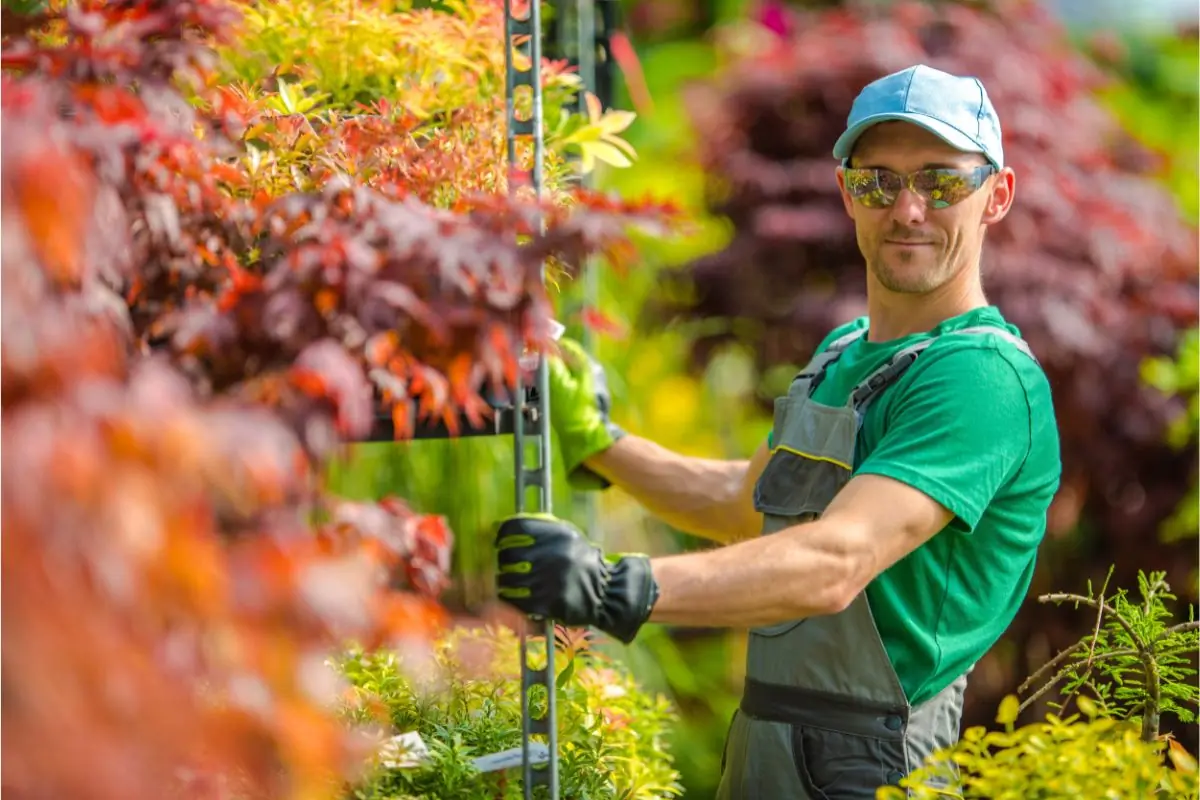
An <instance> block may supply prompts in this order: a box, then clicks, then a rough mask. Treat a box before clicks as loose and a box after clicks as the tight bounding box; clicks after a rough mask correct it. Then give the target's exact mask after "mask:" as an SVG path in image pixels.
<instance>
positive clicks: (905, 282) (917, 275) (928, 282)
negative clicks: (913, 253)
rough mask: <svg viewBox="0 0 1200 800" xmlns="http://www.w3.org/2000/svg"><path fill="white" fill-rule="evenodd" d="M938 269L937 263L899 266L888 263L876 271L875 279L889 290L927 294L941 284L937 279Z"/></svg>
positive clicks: (898, 292)
mask: <svg viewBox="0 0 1200 800" xmlns="http://www.w3.org/2000/svg"><path fill="white" fill-rule="evenodd" d="M937 269H938V268H937V265H936V264H928V265H926V264H904V265H903V266H900V267H899V268H893V267H891V266H890V265H888V266H885V267H884V268H882V269H878V270H876V271H875V280H877V281H878V282H879V284H880V285H881V286H883V288H885V289H887V290H888V291H889V292H895V293H897V294H925V293H926V292H931V291H933V290H934V289H936V288H937V287H938V286H939V285H940V282H939V281H937V280H936V279H935V274H936V273H937Z"/></svg>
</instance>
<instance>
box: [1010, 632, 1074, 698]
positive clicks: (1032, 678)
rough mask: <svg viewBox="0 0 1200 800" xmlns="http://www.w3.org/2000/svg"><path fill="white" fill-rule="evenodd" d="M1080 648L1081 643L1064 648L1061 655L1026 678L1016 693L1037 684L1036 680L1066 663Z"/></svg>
mask: <svg viewBox="0 0 1200 800" xmlns="http://www.w3.org/2000/svg"><path fill="white" fill-rule="evenodd" d="M1082 647H1083V642H1076V643H1075V644H1073V645H1071V646H1070V647H1068V648H1066V649H1065V650H1063V651H1062V652H1061V653H1059V654H1058V655H1056V656H1055V657H1054V658H1052V659H1050V660H1049V661H1047V662H1046V663H1045V664H1043V665H1042V666H1040V667H1038V669H1037V671H1036V672H1034V673H1033V674H1032V675H1030V676H1029V677H1028V678H1026V679H1025V682H1024V683H1022V684H1021V685H1020V686H1018V687H1017V693H1018V694H1021V693H1023V692H1024V691H1025V690H1026V689H1028V688H1029V687H1030V686H1033V685H1034V684H1035V683H1037V680H1038V678H1040V677H1042V675H1044V674H1046V673H1047V672H1049V671H1050V670H1052V669H1054V668H1055V667H1057V666H1058V665H1059V664H1061V663H1062V662H1064V661H1066V660H1067V659H1068V658H1070V657H1071V655H1072V654H1073V653H1075V651H1076V650H1079V649H1080V648H1082Z"/></svg>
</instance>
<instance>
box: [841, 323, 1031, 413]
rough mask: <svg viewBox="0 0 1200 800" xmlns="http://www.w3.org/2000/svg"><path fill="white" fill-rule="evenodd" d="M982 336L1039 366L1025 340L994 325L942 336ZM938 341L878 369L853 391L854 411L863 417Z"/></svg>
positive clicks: (912, 349)
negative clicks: (996, 340) (1008, 344)
mask: <svg viewBox="0 0 1200 800" xmlns="http://www.w3.org/2000/svg"><path fill="white" fill-rule="evenodd" d="M963 333H965V334H968V335H980V334H994V335H996V336H999V337H1000V338H1001V339H1005V340H1007V341H1008V342H1011V343H1012V345H1013V346H1014V347H1016V348H1017V349H1018V350H1020V351H1021V352H1022V353H1024V354H1025V355H1027V356H1028V357H1029V358H1031V359H1033V361H1034V363H1038V360H1037V357H1036V356H1035V355H1034V354H1033V350H1031V349H1030V347H1029V345H1028V344H1027V343H1026V342H1025V340H1024V339H1022V338H1020V337H1019V336H1014V335H1013V334H1011V333H1009V332H1008V331H1006V330H1004V329H1003V328H997V327H993V326H991V325H977V326H974V327H971V328H963V329H961V330H957V331H950V332H949V333H945V334H942V335H943V336H955V335H958V334H963ZM935 338H936V337H930V338H928V339H923V340H921V341H919V342H917V343H916V344H914V345H911V346H909V347H906V348H904V349H903V350H901V351H899V352H898V353H896V354H895V355H893V356H892V357H891V358H890V359H888V361H887V363H885V364H884V365H883V366H881V367H879V368H878V369H876V370H875V371H874V372H872V373H871V374H870V375H868V376H867V377H866V378H864V379H863V380H862V381H861V382H860V383H859V384H858V385H857V386H855V387H854V391H853V392H852V393H851V394H850V403H851V405H852V406H853V408H854V409H855V410H856V411H857V412H859V414H860V415H861V414H862V412H863V411H864V410H865V409H866V407H867V406H868V405H869V404H870V403H871V401H872V400H874V399H875V398H876V397H877V396H878V395H879V393H880V392H882V391H883V390H884V389H886V388H887V387H888V386H889V385H890V384H891V383H892V382H894V381H895V380H896V379H897V378H899V377H900V376H901V375H902V374H904V371H905V370H906V369H908V368H909V367H910V366H912V363H913V362H914V361H916V360H917V356H919V355H920V354H921V353H922V351H924V350H925V348H927V347H929V345H931V344H933V342H934V340H935Z"/></svg>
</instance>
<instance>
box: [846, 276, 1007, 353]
mask: <svg viewBox="0 0 1200 800" xmlns="http://www.w3.org/2000/svg"><path fill="white" fill-rule="evenodd" d="M963 277H966V276H963ZM987 304H988V300H987V297H986V296H984V293H983V287H981V286H980V285H979V282H978V280H975V281H969V282H962V281H958V280H952V281H950V282H949V283H947V284H946V285H944V286H940V287H938V288H937V289H934V290H933V291H932V292H929V293H927V294H900V293H896V292H891V291H888V290H887V289H885V288H883V287H882V286H880V285H879V284H878V283H876V282H875V281H874V280H872V279H870V278H868V280H867V318H868V320H870V333H869V334H868V337H867V338H868V340H869V341H872V342H887V341H891V340H892V339H899V338H900V337H901V336H908V335H909V334H912V333H922V332H924V331H928V330H930V329H932V328H934V327H936V326H937V325H938V324H940V323H942V322H945V321H946V320H948V319H950V318H952V317H957V316H959V315H960V314H965V313H967V312H968V311H972V310H974V309H976V308H982V307H984V306H986V305H987Z"/></svg>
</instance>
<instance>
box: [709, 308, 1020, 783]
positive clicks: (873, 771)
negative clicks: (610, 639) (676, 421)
mask: <svg viewBox="0 0 1200 800" xmlns="http://www.w3.org/2000/svg"><path fill="white" fill-rule="evenodd" d="M864 333H865V331H863V330H858V331H855V332H852V333H850V334H847V335H846V336H844V337H842V338H840V339H838V340H836V341H835V342H833V343H832V344H831V345H830V347H829V348H828V349H827V350H826V351H824V352H822V353H821V354H819V355H817V356H816V357H815V358H813V360H812V361H811V362H810V363H809V364H808V366H807V367H805V369H804V370H803V371H801V372H800V374H799V375H797V376H796V378H795V380H794V381H793V382H792V385H791V387H790V388H789V390H788V394H787V396H786V397H781V398H779V399H778V400H776V401H775V428H774V431H775V436H776V437H777V438H776V440H775V443H774V444H775V447H774V450H773V453H772V456H771V459H770V461H768V462H767V466H766V468H765V469H764V470H763V473H762V476H761V477H760V478H759V480H758V483H757V485H756V486H755V490H754V504H755V508H756V509H757V510H758V511H760V512H762V514H763V533H764V534H770V533H774V532H776V531H778V530H781V529H783V528H786V527H789V526H792V525H795V524H797V523H799V522H803V521H806V520H811V519H814V518H816V517H817V516H819V515H820V514H821V513H822V512H823V511H824V510H825V508H826V507H827V506H828V504H829V502H830V501H831V500H832V499H833V497H834V495H835V494H837V492H838V491H839V490H840V489H841V488H842V487H843V486H844V485H845V484H846V482H847V481H849V479H850V477H851V474H852V466H853V464H854V458H855V442H856V441H857V438H858V429H859V426H860V424H861V420H862V415H863V413H864V412H865V410H866V407H867V405H868V404H869V403H870V402H871V401H872V400H873V399H874V398H876V397H877V396H878V395H879V393H880V392H882V391H883V390H884V389H885V388H887V386H889V385H890V384H891V383H892V382H893V381H894V380H895V379H896V378H897V377H899V376H900V375H901V374H902V373H903V372H904V370H905V369H907V368H908V367H909V365H911V364H912V363H913V361H915V360H916V358H917V356H918V355H920V353H921V351H922V350H924V349H925V347H927V346H928V345H929V344H931V343H932V339H925V340H923V341H921V342H918V343H917V344H915V345H913V346H912V347H910V348H906V349H904V350H901V351H900V352H898V353H896V354H895V355H894V356H893V357H892V358H891V359H890V360H889V361H888V362H887V363H885V364H884V365H883V366H881V367H880V368H879V369H878V370H876V371H875V372H873V373H871V375H869V376H868V377H867V378H866V379H865V380H864V381H863V382H862V383H860V384H859V385H858V386H856V387H855V389H854V391H853V392H851V396H850V399H849V401H848V402H847V404H846V405H845V406H841V407H833V406H826V405H822V404H820V403H816V402H814V401H813V400H812V399H811V394H812V391H813V389H815V388H816V386H817V384H819V383H820V382H821V380H822V379H823V378H824V375H825V370H826V369H827V368H828V367H829V365H830V364H832V363H833V362H834V361H835V360H836V359H837V358H838V357H839V356H840V355H841V353H842V352H843V351H844V350H845V349H846V348H847V347H848V346H849V345H850V344H852V343H853V342H854V341H855V340H857V339H858V338H859V337H861V336H862V335H863V334H864ZM983 333H987V334H994V335H997V336H1000V337H1003V338H1005V339H1007V340H1009V341H1011V342H1013V343H1014V344H1015V345H1017V347H1018V348H1019V349H1020V350H1022V351H1023V352H1024V353H1026V355H1029V356H1030V357H1031V358H1032V357H1033V356H1032V353H1030V351H1029V349H1028V347H1027V346H1026V345H1025V343H1024V342H1023V341H1021V340H1020V339H1018V338H1017V337H1015V336H1013V335H1012V334H1010V333H1009V332H1007V331H1005V330H1001V329H999V328H993V327H978V328H967V329H964V330H960V331H954V332H952V333H949V334H946V335H960V334H983ZM966 684H967V676H966V674H963V675H961V676H959V677H958V678H957V679H956V680H955V681H954V682H953V683H951V684H950V685H949V686H947V687H946V688H945V689H943V690H942V691H941V692H939V693H938V694H937V695H936V696H934V697H933V698H931V699H929V700H927V701H925V702H923V703H922V704H921V705H919V706H917V707H911V706H910V705H909V703H908V700H907V698H906V696H905V693H904V690H903V688H902V687H901V685H900V680H899V678H898V677H897V676H896V673H895V670H894V669H893V668H892V664H891V660H890V659H889V657H888V654H887V651H886V650H885V649H884V645H883V641H882V640H881V639H880V636H879V631H878V630H877V629H876V627H875V620H874V617H873V616H872V614H871V607H870V605H869V604H868V602H867V596H866V593H865V592H861V593H859V595H858V597H856V598H855V599H854V601H853V602H852V603H851V604H850V606H849V607H848V608H846V609H845V610H844V611H842V612H840V613H838V614H833V615H829V616H820V617H812V618H809V619H804V620H796V621H791V622H783V623H779V624H776V625H768V626H765V627H761V628H753V629H751V631H750V636H749V650H748V655H747V663H746V685H745V689H744V691H743V695H742V702H741V705H740V707H739V709H738V711H737V712H736V713H735V715H734V718H733V722H732V724H731V726H730V730H729V736H728V739H727V741H726V743H725V754H724V757H723V758H722V767H721V772H722V774H721V784H720V788H719V789H718V791H717V797H718V798H719V800H851V799H852V798H853V800H859V799H860V798H861V800H873V799H874V797H875V790H876V788H877V787H879V786H882V785H885V784H893V785H894V784H897V783H898V782H899V780H900V778H901V777H903V776H904V775H905V774H907V773H908V772H909V771H911V770H912V769H915V768H916V767H918V766H920V765H921V763H922V762H923V761H925V760H926V759H927V758H928V757H929V755H930V754H931V753H932V752H933V751H934V750H936V749H939V748H941V747H945V746H948V745H950V744H952V743H954V742H955V741H957V739H958V736H959V725H960V721H961V715H962V704H963V692H964V690H965V689H966Z"/></svg>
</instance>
